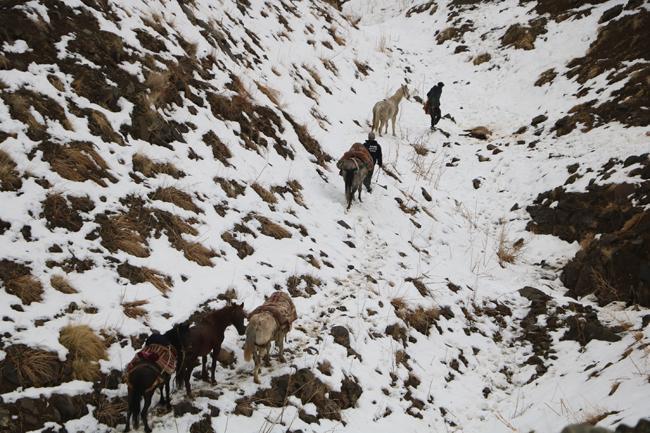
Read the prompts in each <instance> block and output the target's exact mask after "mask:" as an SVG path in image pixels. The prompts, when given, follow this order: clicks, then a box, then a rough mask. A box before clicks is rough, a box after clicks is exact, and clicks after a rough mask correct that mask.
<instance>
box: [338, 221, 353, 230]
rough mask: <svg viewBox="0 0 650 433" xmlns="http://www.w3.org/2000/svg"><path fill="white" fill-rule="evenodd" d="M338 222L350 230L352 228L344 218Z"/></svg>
mask: <svg viewBox="0 0 650 433" xmlns="http://www.w3.org/2000/svg"><path fill="white" fill-rule="evenodd" d="M337 223H338V225H340V226H341V227H345V228H346V229H348V230H349V229H351V227H350V226H349V225H348V223H346V222H345V221H343V220H339V221H337Z"/></svg>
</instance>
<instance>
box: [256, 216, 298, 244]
mask: <svg viewBox="0 0 650 433" xmlns="http://www.w3.org/2000/svg"><path fill="white" fill-rule="evenodd" d="M255 219H256V220H257V221H259V223H260V224H261V225H262V226H261V227H260V232H261V233H262V234H263V235H264V236H269V237H272V238H274V239H286V238H290V237H291V233H290V232H289V231H288V230H287V229H285V228H284V227H282V226H281V225H280V224H277V223H274V222H273V221H271V220H270V219H268V218H267V217H264V216H261V215H256V216H255Z"/></svg>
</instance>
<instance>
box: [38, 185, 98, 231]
mask: <svg viewBox="0 0 650 433" xmlns="http://www.w3.org/2000/svg"><path fill="white" fill-rule="evenodd" d="M94 208H95V203H94V202H93V201H92V200H91V198H90V197H88V196H84V197H75V196H72V195H67V196H64V195H63V194H49V195H48V196H47V197H46V198H45V201H43V212H42V213H41V218H45V219H46V220H47V222H46V224H45V225H46V226H47V228H49V229H50V230H53V229H55V228H57V227H62V228H65V229H68V230H70V231H73V232H78V231H79V230H81V227H82V226H83V224H84V221H83V218H82V215H81V213H82V212H83V213H88V212H90V211H92V210H93V209H94Z"/></svg>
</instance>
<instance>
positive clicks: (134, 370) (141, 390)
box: [124, 323, 189, 433]
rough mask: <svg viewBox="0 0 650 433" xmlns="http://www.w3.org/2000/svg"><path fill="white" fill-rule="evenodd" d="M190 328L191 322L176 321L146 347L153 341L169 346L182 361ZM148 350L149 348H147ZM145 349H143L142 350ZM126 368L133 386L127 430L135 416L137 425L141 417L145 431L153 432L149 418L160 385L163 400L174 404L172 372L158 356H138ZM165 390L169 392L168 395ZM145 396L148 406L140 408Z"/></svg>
mask: <svg viewBox="0 0 650 433" xmlns="http://www.w3.org/2000/svg"><path fill="white" fill-rule="evenodd" d="M188 331H189V324H187V323H181V324H178V325H174V327H173V328H172V329H170V330H169V331H167V332H165V333H164V334H158V333H154V334H152V335H151V336H149V338H147V341H146V342H145V349H146V347H147V346H150V345H160V346H169V347H170V348H173V350H174V351H175V356H176V362H177V363H180V362H182V358H183V356H184V351H185V346H186V340H187V334H188ZM143 352H146V351H143ZM141 353H142V352H141ZM129 366H130V367H131V368H129V369H128V370H127V372H126V382H127V384H128V386H129V395H128V410H127V414H126V427H125V428H124V431H125V432H128V431H129V430H130V429H131V426H130V424H129V421H130V419H131V418H133V424H134V426H135V428H136V429H137V428H138V427H139V426H140V418H138V414H139V415H140V417H141V418H142V423H143V424H144V431H145V432H146V433H150V432H151V428H150V427H149V422H148V421H147V413H148V412H149V406H151V398H152V397H153V394H154V392H155V391H156V388H160V403H161V404H166V405H167V407H171V399H170V397H169V381H170V379H171V376H170V375H169V374H168V373H167V372H165V371H164V370H163V369H162V368H161V367H160V366H159V365H158V364H157V363H156V360H155V359H152V358H147V357H143V356H138V357H136V359H135V360H134V361H132V363H131V364H130V365H129ZM163 388H164V390H165V391H166V392H167V398H166V399H165V394H164V392H163ZM143 397H144V406H143V407H142V412H140V400H141V399H142V398H143Z"/></svg>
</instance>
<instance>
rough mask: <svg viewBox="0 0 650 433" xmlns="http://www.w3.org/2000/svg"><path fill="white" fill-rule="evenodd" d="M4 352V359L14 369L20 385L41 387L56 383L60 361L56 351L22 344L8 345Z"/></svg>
mask: <svg viewBox="0 0 650 433" xmlns="http://www.w3.org/2000/svg"><path fill="white" fill-rule="evenodd" d="M6 353H7V358H6V359H7V360H8V361H9V362H10V363H11V364H12V365H13V367H14V368H15V369H16V373H17V376H18V382H19V383H20V385H21V386H23V387H27V386H36V387H41V386H48V385H55V384H57V383H58V381H59V378H60V373H61V371H60V370H61V368H60V367H61V363H60V361H59V357H58V355H57V354H56V353H53V352H46V351H44V350H39V349H33V348H31V347H27V346H24V345H22V344H20V345H16V346H10V347H8V348H7V349H6Z"/></svg>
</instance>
